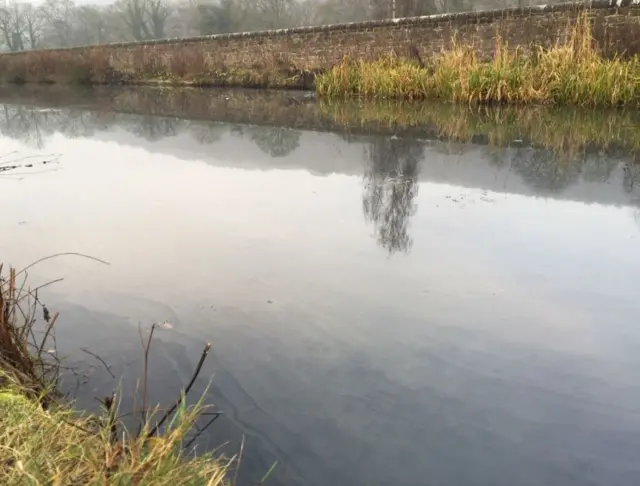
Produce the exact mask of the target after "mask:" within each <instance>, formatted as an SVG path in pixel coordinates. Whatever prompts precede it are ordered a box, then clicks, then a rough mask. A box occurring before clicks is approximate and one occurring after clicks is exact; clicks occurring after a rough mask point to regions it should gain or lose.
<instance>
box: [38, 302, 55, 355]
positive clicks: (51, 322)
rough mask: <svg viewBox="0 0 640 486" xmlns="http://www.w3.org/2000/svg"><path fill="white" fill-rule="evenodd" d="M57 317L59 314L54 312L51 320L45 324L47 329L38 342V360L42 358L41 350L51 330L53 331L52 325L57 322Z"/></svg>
mask: <svg viewBox="0 0 640 486" xmlns="http://www.w3.org/2000/svg"><path fill="white" fill-rule="evenodd" d="M59 315H60V313H59V312H56V313H55V314H54V315H53V319H51V320H50V321H49V323H48V324H47V329H46V330H45V332H44V337H43V338H42V341H41V342H40V348H38V358H40V357H41V356H42V350H43V349H44V345H45V344H46V343H47V339H48V338H49V333H50V332H51V330H52V329H53V326H54V324H55V323H56V321H57V320H58V316H59Z"/></svg>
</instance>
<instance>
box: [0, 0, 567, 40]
mask: <svg viewBox="0 0 640 486" xmlns="http://www.w3.org/2000/svg"><path fill="white" fill-rule="evenodd" d="M554 1H556V2H559V1H560V0H554ZM535 3H549V2H548V1H547V2H544V1H541V0H395V1H394V0H348V1H344V0H116V1H115V2H113V3H111V4H108V5H96V4H88V3H76V2H74V1H73V0H45V1H44V3H40V4H37V5H36V4H33V3H29V2H24V1H20V0H0V49H1V50H3V51H21V50H30V49H44V48H55V47H72V46H79V45H92V44H104V43H109V42H126V41H144V40H150V39H162V38H167V37H191V36H198V35H207V34H217V33H229V32H246V31H252V30H262V29H280V28H288V27H296V26H302V25H322V24H332V23H342V22H354V21H362V20H372V19H383V18H389V17H391V16H392V15H393V13H394V11H395V16H396V17H409V16H415V15H429V14H435V13H445V12H463V11H470V10H474V9H475V10H480V9H486V8H505V7H512V6H528V5H531V4H535Z"/></svg>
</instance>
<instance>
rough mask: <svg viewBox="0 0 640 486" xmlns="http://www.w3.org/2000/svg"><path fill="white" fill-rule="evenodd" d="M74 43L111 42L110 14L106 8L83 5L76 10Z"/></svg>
mask: <svg viewBox="0 0 640 486" xmlns="http://www.w3.org/2000/svg"><path fill="white" fill-rule="evenodd" d="M74 20H75V22H74V25H75V26H76V27H75V29H74V44H79V45H91V44H104V43H105V42H109V40H110V35H109V26H108V20H109V16H108V15H107V11H106V10H105V9H102V8H99V7H96V6H93V5H82V6H81V7H78V9H77V10H76V12H75V18H74Z"/></svg>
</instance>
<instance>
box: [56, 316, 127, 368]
mask: <svg viewBox="0 0 640 486" xmlns="http://www.w3.org/2000/svg"><path fill="white" fill-rule="evenodd" d="M56 317H57V314H56ZM80 351H82V352H83V353H87V354H88V355H90V356H93V357H94V358H95V359H97V360H98V361H100V362H101V363H102V364H103V365H104V369H106V370H107V372H108V373H109V374H110V375H111V378H113V379H114V380H115V379H116V375H114V374H113V373H112V372H111V366H109V365H108V364H107V363H106V362H105V361H104V360H103V359H102V358H101V357H100V356H98V355H97V354H95V353H92V352H91V351H89V350H88V349H85V348H80Z"/></svg>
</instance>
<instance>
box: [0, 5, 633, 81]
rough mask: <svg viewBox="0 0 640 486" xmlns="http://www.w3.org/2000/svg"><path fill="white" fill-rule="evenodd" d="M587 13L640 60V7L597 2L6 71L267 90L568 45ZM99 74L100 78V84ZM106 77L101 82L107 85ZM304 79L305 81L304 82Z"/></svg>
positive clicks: (197, 44) (27, 56)
mask: <svg viewBox="0 0 640 486" xmlns="http://www.w3.org/2000/svg"><path fill="white" fill-rule="evenodd" d="M585 12H586V13H587V15H588V16H589V18H590V19H591V21H592V24H593V33H594V37H595V40H596V42H597V44H598V45H599V47H600V48H601V49H602V51H603V53H604V54H605V55H608V56H610V55H623V56H627V55H635V54H640V0H617V1H616V2H611V1H593V2H591V3H590V5H589V7H588V8H587V7H585V6H584V4H562V5H549V6H540V7H531V8H520V9H518V8H516V9H509V10H491V11H485V12H470V13H461V14H444V15H432V16H425V17H413V18H404V19H395V20H383V21H370V22H356V23H350V24H342V25H328V26H320V27H302V28H295V29H284V30H274V31H263V32H249V33H235V34H224V35H214V36H204V37H197V38H190V39H164V40H158V41H151V42H140V43H122V44H109V45H102V46H93V47H78V48H72V49H58V50H48V51H39V52H31V53H29V52H22V53H11V54H3V55H0V74H1V73H2V72H3V71H5V72H6V71H8V70H9V68H10V67H15V65H21V63H26V64H27V66H26V67H24V68H23V70H24V71H26V72H27V75H26V77H27V78H29V74H30V75H31V76H32V77H33V75H34V73H36V74H38V75H42V79H41V81H47V80H51V81H56V77H57V76H62V75H64V72H63V71H64V70H65V69H66V70H67V71H69V69H71V68H73V67H74V66H77V65H83V63H84V64H87V63H88V64H91V66H92V69H93V70H94V71H95V72H98V74H99V72H101V71H100V70H102V71H104V72H105V73H106V72H107V71H109V72H111V71H115V72H117V73H118V74H119V75H123V76H125V77H127V76H128V77H129V78H130V79H138V80H141V79H143V78H145V77H147V78H148V77H150V76H151V77H152V76H153V75H155V74H157V75H160V74H161V75H163V76H165V77H166V76H173V77H174V78H181V79H185V78H189V77H190V78H192V79H193V80H194V81H195V82H197V80H198V79H197V75H198V73H208V75H212V74H213V73H215V74H216V75H217V76H218V77H217V78H216V79H217V80H218V81H224V79H229V80H230V81H233V80H235V81H238V80H239V81H240V82H237V83H235V82H229V83H228V84H247V83H243V82H242V80H243V79H244V78H245V74H246V73H251V74H252V75H253V76H254V77H255V75H258V76H262V75H264V77H265V79H263V80H262V81H264V83H263V84H265V85H277V84H278V83H277V82H275V81H274V80H275V79H276V78H277V76H274V73H276V74H278V73H279V74H280V75H281V76H280V77H281V78H282V79H281V81H282V80H284V81H283V82H285V84H286V79H287V76H292V75H294V74H296V73H297V74H296V75H300V73H303V72H305V71H307V72H311V73H313V72H318V71H323V70H326V69H328V68H330V67H331V66H333V65H335V64H336V63H338V62H339V61H340V60H341V59H342V58H343V57H344V56H349V57H350V58H364V59H370V58H376V57H379V56H381V55H385V54H388V53H390V52H395V53H397V54H399V55H401V56H410V57H420V58H421V59H427V58H429V57H431V56H433V55H437V54H438V53H439V52H441V51H442V49H444V48H446V47H448V46H451V44H452V42H453V39H454V38H455V39H456V41H457V42H458V43H461V44H466V45H472V46H474V47H475V48H476V49H477V51H478V52H479V53H480V54H481V55H483V56H486V57H490V56H491V54H492V53H493V51H494V49H495V45H496V35H497V34H498V33H499V34H500V36H501V37H502V39H503V40H504V41H505V42H507V43H508V45H509V46H510V47H516V46H519V47H520V48H521V49H523V50H527V49H528V48H529V47H530V46H532V45H536V46H543V47H549V46H552V45H554V44H556V43H557V42H562V40H563V39H564V38H565V37H566V35H567V33H568V31H569V27H570V25H571V24H572V23H574V22H575V20H576V18H577V17H578V16H579V15H580V14H583V13H585ZM10 64H11V66H9V65H10ZM38 64H39V65H41V67H38ZM43 66H44V67H43ZM70 67H71V68H70ZM5 68H6V69H5ZM74 69H75V68H74ZM65 72H66V71H65ZM92 72H93V71H92ZM141 73H142V74H141ZM98 74H95V73H94V75H93V77H95V78H100V76H99V75H98ZM104 76H105V79H102V81H104V82H109V79H107V78H108V76H107V74H104ZM221 76H222V77H221ZM225 76H227V78H225ZM247 79H248V78H247ZM27 80H29V79H27ZM100 80H101V78H100V79H98V81H100ZM298 81H299V82H300V83H302V84H305V80H304V79H302V80H298ZM216 84H225V83H224V82H222V83H216Z"/></svg>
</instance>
